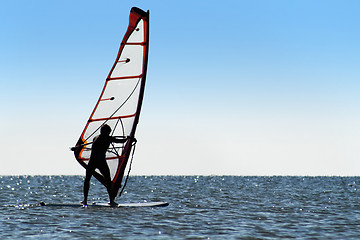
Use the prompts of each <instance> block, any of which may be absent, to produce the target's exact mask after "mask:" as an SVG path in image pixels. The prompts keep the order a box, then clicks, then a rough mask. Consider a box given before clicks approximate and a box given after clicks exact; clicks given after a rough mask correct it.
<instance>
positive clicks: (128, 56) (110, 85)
mask: <svg viewBox="0 0 360 240" xmlns="http://www.w3.org/2000/svg"><path fill="white" fill-rule="evenodd" d="M148 48H149V11H147V12H144V11H143V10H141V9H139V8H136V7H133V8H132V9H131V11H130V16H129V26H128V28H127V31H126V33H125V36H124V38H123V40H122V42H121V45H120V49H119V52H118V55H117V58H116V61H115V63H114V65H113V67H112V68H111V70H110V73H109V75H108V77H107V78H106V81H105V86H104V88H103V90H102V92H101V94H100V98H99V100H98V101H97V103H96V105H95V108H94V110H93V112H92V113H91V115H90V118H89V120H88V121H87V123H86V125H85V128H84V130H83V132H82V133H81V136H80V138H79V140H78V141H77V143H76V147H75V148H74V154H75V158H76V159H77V161H78V162H79V163H80V164H81V165H82V166H83V167H84V168H87V166H88V162H89V159H90V153H91V147H92V141H93V138H94V137H95V136H97V135H99V134H100V128H101V127H102V126H103V125H105V124H107V125H109V126H110V127H111V129H112V132H111V134H110V135H111V136H116V137H119V136H120V137H121V136H122V137H124V138H125V137H130V139H134V138H135V131H136V126H137V124H138V121H139V116H140V110H141V105H142V101H143V96H144V87H145V80H146V70H147V62H148ZM133 151H134V143H133V142H132V141H131V140H128V141H126V142H125V143H112V144H110V147H109V149H108V150H107V153H106V160H107V164H108V166H109V169H110V175H111V180H112V182H113V191H114V192H113V196H116V195H117V194H118V192H119V189H120V188H121V186H122V182H123V181H124V182H125V180H123V178H124V172H125V168H126V165H127V163H128V161H129V157H130V155H131V152H133ZM94 176H95V177H96V178H97V179H98V180H99V181H100V182H101V183H102V184H104V185H105V186H106V181H105V179H104V177H103V176H102V175H101V173H100V172H99V171H98V170H96V172H95V173H94Z"/></svg>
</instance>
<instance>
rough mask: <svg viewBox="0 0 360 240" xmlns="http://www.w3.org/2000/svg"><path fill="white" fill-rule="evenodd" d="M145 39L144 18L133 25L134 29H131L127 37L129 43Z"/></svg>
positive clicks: (140, 41)
mask: <svg viewBox="0 0 360 240" xmlns="http://www.w3.org/2000/svg"><path fill="white" fill-rule="evenodd" d="M144 41H145V32H144V20H140V22H139V23H138V24H137V26H136V27H135V31H133V32H132V33H131V35H130V37H129V39H128V42H129V43H142V42H144Z"/></svg>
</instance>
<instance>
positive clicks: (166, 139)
mask: <svg viewBox="0 0 360 240" xmlns="http://www.w3.org/2000/svg"><path fill="white" fill-rule="evenodd" d="M132 6H137V7H140V8H142V9H144V10H147V9H149V10H150V52H149V65H148V76H147V86H146V89H145V98H144V104H143V111H142V113H141V119H140V122H139V125H138V131H137V134H136V137H137V139H138V145H137V148H136V153H135V159H134V162H133V166H132V174H133V175H135V174H149V175H157V174H163V175H172V174H174V175H193V174H199V175H201V174H205V175H209V174H217V175H351V176H354V175H359V174H360V152H359V150H360V111H359V110H360V95H359V93H360V67H359V66H360V32H359V26H360V17H359V9H360V2H359V1H355V0H354V1H348V0H347V1H341V0H339V1H331V0H326V1H322V0H318V1H312V0H274V1H268V0H253V1H241V0H232V1H229V0H223V1H210V0H207V1H203V0H198V1H194V0H183V1H137V0H132V1H118V0H117V1H110V0H109V1H88V0H87V1H83V0H78V1H73V0H71V1H70V0H62V1H48V0H34V1H26V0H5V1H1V3H0V81H1V88H0V109H1V118H0V123H1V127H0V133H1V140H0V141H1V142H0V146H1V151H2V153H1V157H0V159H1V168H0V175H10V174H31V175H33V174H45V175H50V174H67V175H68V174H84V170H83V169H82V167H81V166H80V165H79V164H78V163H77V162H76V160H75V158H74V156H73V153H72V152H71V151H69V147H71V146H73V145H74V144H75V143H76V141H77V139H78V137H79V136H80V133H81V132H82V130H83V127H84V125H85V122H86V121H87V119H88V117H89V115H90V113H91V111H92V109H93V107H94V105H95V103H96V101H97V99H98V97H99V94H100V92H101V89H102V87H103V85H104V81H105V78H106V76H107V74H108V72H109V71H110V68H111V66H112V64H113V62H114V60H115V57H116V55H117V51H118V48H119V44H120V42H121V40H122V38H123V35H124V33H125V31H126V28H127V25H128V16H129V12H130V9H131V7H132Z"/></svg>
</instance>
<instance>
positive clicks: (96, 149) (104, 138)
mask: <svg viewBox="0 0 360 240" xmlns="http://www.w3.org/2000/svg"><path fill="white" fill-rule="evenodd" d="M110 133H111V127H110V126H109V125H107V124H105V125H103V126H102V127H101V129H100V135H98V136H96V137H94V141H93V143H92V148H91V154H90V160H89V164H88V166H87V168H86V176H85V180H84V199H83V201H82V202H81V203H82V204H83V205H84V206H87V198H88V193H89V188H90V179H91V177H92V175H93V174H94V172H95V169H99V171H100V173H101V174H102V175H103V176H104V179H105V183H106V187H107V192H108V194H109V199H110V205H111V206H114V205H115V202H114V199H115V196H113V195H114V194H113V190H112V189H113V186H112V185H113V183H112V181H111V178H110V170H109V166H108V165H107V163H106V158H105V156H106V151H107V149H108V148H109V146H110V144H111V143H112V142H115V143H125V142H126V141H127V140H128V139H129V137H127V138H121V139H119V138H116V137H113V136H110Z"/></svg>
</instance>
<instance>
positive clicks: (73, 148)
mask: <svg viewBox="0 0 360 240" xmlns="http://www.w3.org/2000/svg"><path fill="white" fill-rule="evenodd" d="M91 143H93V142H89V143H84V144H80V145H76V146H75V147H71V148H70V150H71V151H75V150H76V149H78V148H79V147H83V146H86V145H89V144H91Z"/></svg>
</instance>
